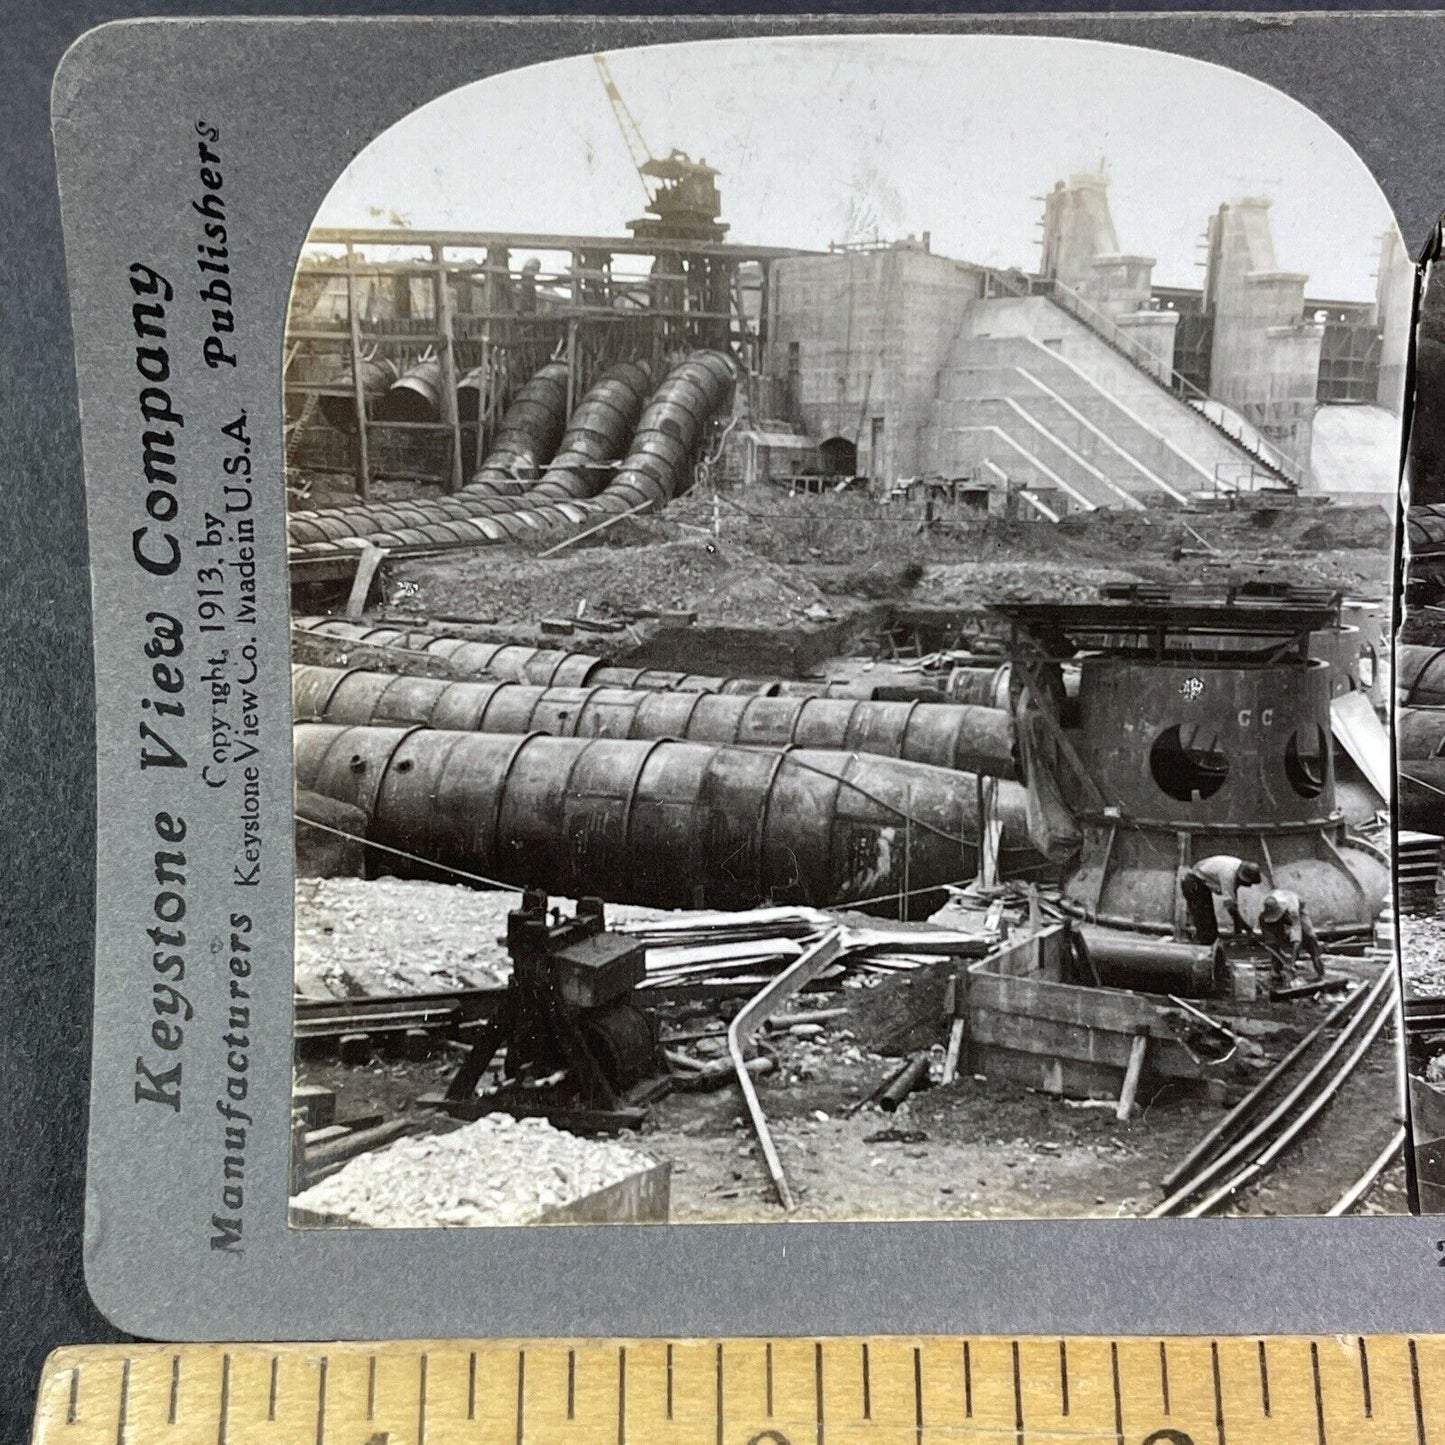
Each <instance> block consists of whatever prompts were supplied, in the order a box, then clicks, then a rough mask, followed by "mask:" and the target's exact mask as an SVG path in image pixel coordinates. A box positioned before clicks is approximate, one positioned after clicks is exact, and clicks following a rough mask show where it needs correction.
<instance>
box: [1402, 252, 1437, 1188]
mask: <svg viewBox="0 0 1445 1445" xmlns="http://www.w3.org/2000/svg"><path fill="white" fill-rule="evenodd" d="M1439 235H1440V232H1439V229H1438V228H1437V231H1436V239H1435V244H1434V247H1433V248H1432V250H1433V257H1432V259H1429V260H1428V261H1427V263H1426V264H1425V265H1424V267H1423V268H1422V272H1423V274H1422V286H1421V290H1420V304H1419V313H1418V323H1417V325H1418V334H1417V337H1416V342H1415V353H1414V361H1415V374H1414V387H1413V395H1412V407H1411V415H1410V438H1409V450H1408V455H1407V459H1406V465H1405V483H1406V502H1407V504H1408V507H1409V510H1408V512H1407V513H1406V519H1407V522H1406V528H1405V573H1404V588H1403V596H1402V598H1401V604H1400V611H1401V618H1400V623H1399V632H1398V634H1397V637H1396V646H1395V748H1396V778H1397V787H1398V818H1397V824H1398V839H1399V841H1398V844H1397V848H1398V862H1397V869H1398V883H1397V893H1398V899H1399V909H1400V962H1401V967H1402V971H1403V975H1404V1012H1405V1034H1406V1041H1407V1045H1408V1047H1407V1056H1408V1064H1409V1103H1410V1124H1411V1132H1412V1140H1411V1143H1412V1145H1413V1151H1412V1152H1413V1162H1414V1184H1415V1188H1416V1191H1417V1198H1418V1202H1419V1207H1420V1209H1421V1210H1422V1211H1425V1212H1427V1213H1431V1214H1439V1213H1445V919H1442V917H1441V900H1440V896H1439V874H1440V851H1441V846H1442V842H1445V278H1442V276H1441V273H1440V261H1439Z"/></svg>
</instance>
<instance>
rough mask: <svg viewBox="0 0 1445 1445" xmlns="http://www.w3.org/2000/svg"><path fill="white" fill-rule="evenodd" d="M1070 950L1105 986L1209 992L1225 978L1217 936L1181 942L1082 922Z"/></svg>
mask: <svg viewBox="0 0 1445 1445" xmlns="http://www.w3.org/2000/svg"><path fill="white" fill-rule="evenodd" d="M1074 954H1075V957H1076V958H1077V960H1078V967H1079V971H1080V973H1081V974H1082V975H1083V976H1084V977H1085V978H1086V979H1088V980H1090V981H1092V980H1094V979H1097V980H1098V982H1099V983H1101V984H1103V985H1104V986H1105V987H1106V988H1132V989H1139V990H1141V991H1142V992H1145V993H1173V994H1180V995H1183V996H1184V997H1187V998H1208V997H1209V996H1210V995H1212V994H1218V993H1222V992H1224V989H1225V987H1226V985H1227V983H1228V978H1229V972H1228V969H1229V965H1228V961H1227V959H1226V957H1225V952H1224V944H1223V943H1221V942H1219V941H1218V940H1217V939H1216V940H1215V942H1214V943H1212V944H1206V943H1185V942H1179V941H1176V940H1173V939H1167V938H1152V937H1141V936H1140V935H1139V934H1137V933H1125V932H1122V931H1121V930H1119V929H1115V928H1097V927H1095V926H1093V925H1091V924H1084V925H1081V926H1077V927H1076V928H1075V930H1074Z"/></svg>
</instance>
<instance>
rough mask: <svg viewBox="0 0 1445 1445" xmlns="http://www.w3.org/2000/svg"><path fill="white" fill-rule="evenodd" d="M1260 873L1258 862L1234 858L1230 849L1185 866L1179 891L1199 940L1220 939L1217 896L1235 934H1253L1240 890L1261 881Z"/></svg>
mask: <svg viewBox="0 0 1445 1445" xmlns="http://www.w3.org/2000/svg"><path fill="white" fill-rule="evenodd" d="M1261 877H1262V875H1261V873H1260V871H1259V864H1257V863H1246V862H1245V861H1244V859H1243V858H1235V857H1232V856H1231V855H1230V854H1228V853H1216V854H1215V855H1214V856H1213V857H1210V858H1201V859H1200V860H1199V861H1198V862H1197V863H1196V864H1194V866H1193V867H1192V868H1186V869H1185V870H1184V871H1183V872H1182V873H1181V874H1180V877H1179V891H1180V892H1181V893H1182V894H1183V895H1184V906H1185V907H1186V908H1188V910H1189V921H1190V923H1192V924H1193V926H1194V936H1195V938H1197V939H1198V940H1199V942H1200V943H1211V944H1212V943H1214V942H1215V940H1216V939H1218V937H1219V919H1218V917H1217V916H1216V915H1215V912H1214V900H1215V899H1216V898H1222V899H1223V900H1224V906H1225V908H1226V909H1227V910H1228V912H1229V916H1230V919H1231V920H1232V921H1233V923H1234V932H1235V936H1236V937H1238V935H1240V934H1242V933H1244V934H1253V932H1254V930H1253V929H1252V928H1251V927H1250V926H1249V924H1248V922H1247V921H1246V920H1245V917H1244V914H1242V913H1241V912H1240V911H1239V890H1240V889H1241V888H1248V887H1251V886H1252V885H1253V884H1255V883H1258V882H1259V881H1260V878H1261Z"/></svg>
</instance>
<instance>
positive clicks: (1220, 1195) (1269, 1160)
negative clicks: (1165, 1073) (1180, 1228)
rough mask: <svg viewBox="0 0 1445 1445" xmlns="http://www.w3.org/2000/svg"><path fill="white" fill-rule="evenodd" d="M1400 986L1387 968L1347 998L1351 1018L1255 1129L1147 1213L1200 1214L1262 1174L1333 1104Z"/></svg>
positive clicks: (1251, 1104) (1339, 1013) (1251, 1099)
mask: <svg viewBox="0 0 1445 1445" xmlns="http://www.w3.org/2000/svg"><path fill="white" fill-rule="evenodd" d="M1398 986H1399V985H1398V980H1397V978H1396V975H1395V971H1394V970H1393V969H1391V968H1385V969H1382V970H1381V973H1380V976H1379V978H1378V979H1376V980H1375V982H1374V983H1373V984H1371V985H1370V987H1369V988H1368V989H1365V990H1363V991H1361V992H1359V993H1356V994H1355V995H1352V997H1351V999H1350V1000H1348V1001H1347V1002H1349V1003H1351V1004H1353V1005H1354V1007H1353V1009H1352V1011H1350V1015H1349V1019H1348V1022H1346V1023H1345V1026H1344V1027H1343V1028H1342V1029H1341V1030H1340V1033H1339V1035H1338V1037H1336V1038H1335V1040H1334V1041H1333V1042H1332V1043H1331V1044H1330V1046H1329V1047H1328V1048H1327V1049H1326V1050H1325V1052H1324V1053H1323V1054H1322V1055H1321V1056H1320V1058H1319V1059H1318V1060H1317V1061H1316V1062H1315V1064H1314V1065H1313V1066H1312V1067H1311V1068H1310V1070H1309V1071H1308V1072H1307V1073H1306V1074H1305V1076H1304V1078H1302V1079H1301V1080H1300V1081H1299V1082H1298V1083H1297V1084H1296V1085H1295V1086H1294V1088H1293V1089H1291V1090H1290V1092H1289V1093H1288V1094H1287V1095H1286V1096H1285V1098H1284V1099H1283V1100H1281V1101H1280V1103H1279V1104H1277V1105H1276V1106H1275V1107H1274V1108H1273V1109H1272V1110H1271V1111H1270V1112H1269V1113H1268V1114H1267V1115H1266V1116H1265V1117H1264V1118H1263V1119H1262V1120H1260V1121H1259V1122H1258V1123H1256V1124H1255V1125H1254V1127H1253V1128H1251V1129H1249V1130H1248V1131H1247V1132H1246V1133H1245V1134H1244V1135H1243V1136H1242V1137H1241V1138H1239V1139H1238V1140H1236V1142H1234V1143H1233V1144H1232V1145H1230V1146H1229V1147H1228V1148H1226V1149H1225V1150H1224V1152H1223V1153H1221V1154H1219V1155H1218V1156H1217V1157H1216V1158H1214V1159H1213V1160H1211V1161H1210V1162H1209V1163H1207V1164H1204V1165H1203V1166H1202V1167H1201V1168H1200V1169H1199V1170H1198V1171H1197V1172H1196V1173H1195V1174H1194V1175H1193V1176H1192V1177H1190V1178H1189V1179H1187V1180H1186V1181H1185V1182H1184V1183H1182V1184H1179V1185H1178V1186H1177V1187H1176V1188H1175V1189H1174V1192H1173V1193H1172V1194H1171V1195H1170V1196H1169V1197H1168V1198H1167V1199H1165V1200H1163V1201H1162V1202H1161V1203H1160V1204H1157V1205H1156V1206H1155V1207H1154V1208H1153V1209H1152V1210H1150V1211H1149V1214H1148V1216H1147V1217H1148V1218H1150V1219H1162V1218H1168V1217H1171V1216H1183V1217H1185V1218H1191V1219H1193V1218H1198V1217H1200V1216H1201V1215H1203V1214H1207V1213H1209V1212H1210V1211H1212V1210H1213V1209H1214V1208H1216V1207H1217V1206H1218V1205H1219V1204H1220V1203H1222V1202H1223V1201H1224V1200H1225V1199H1226V1198H1228V1197H1229V1196H1230V1195H1232V1194H1234V1193H1235V1192H1237V1190H1238V1189H1239V1188H1241V1187H1242V1186H1243V1185H1244V1184H1246V1183H1248V1182H1249V1181H1250V1180H1251V1179H1254V1178H1256V1177H1258V1176H1259V1175H1261V1174H1263V1173H1264V1172H1265V1171H1266V1170H1267V1169H1268V1168H1269V1166H1270V1165H1271V1164H1273V1162H1274V1161H1275V1159H1277V1158H1278V1157H1279V1155H1280V1154H1281V1153H1283V1151H1284V1149H1285V1148H1287V1147H1288V1145H1289V1144H1290V1143H1292V1142H1293V1141H1294V1140H1295V1139H1296V1138H1297V1137H1298V1136H1299V1135H1300V1134H1301V1133H1302V1132H1303V1131H1304V1129H1305V1128H1306V1127H1308V1125H1309V1123H1310V1122H1311V1121H1312V1120H1313V1119H1314V1117H1315V1116H1316V1115H1317V1114H1318V1113H1319V1111H1320V1110H1321V1109H1323V1108H1324V1107H1325V1105H1326V1104H1328V1103H1329V1101H1330V1100H1331V1099H1332V1098H1333V1097H1334V1095H1335V1093H1336V1092H1337V1091H1338V1090H1339V1088H1340V1086H1341V1085H1342V1084H1343V1083H1344V1081H1345V1079H1346V1078H1348V1077H1349V1075H1350V1074H1351V1073H1352V1072H1353V1070H1354V1068H1355V1066H1356V1064H1358V1063H1359V1061H1360V1059H1362V1058H1363V1057H1364V1055H1365V1053H1366V1052H1367V1051H1368V1049H1369V1047H1370V1045H1371V1044H1372V1043H1373V1042H1374V1041H1375V1038H1376V1037H1377V1036H1378V1035H1379V1032H1380V1030H1381V1029H1382V1028H1383V1027H1384V1025H1385V1023H1386V1022H1387V1021H1388V1020H1389V1018H1390V1017H1391V1016H1392V1015H1393V1014H1394V1013H1395V1011H1396V1010H1395V1002H1396V999H1397V996H1398ZM1342 1016H1343V1011H1342V1010H1338V1009H1337V1010H1336V1011H1335V1013H1334V1014H1332V1015H1331V1018H1335V1017H1342ZM1328 1022H1329V1020H1326V1023H1328ZM1362 1027H1364V1028H1365V1038H1364V1041H1363V1042H1362V1043H1361V1044H1360V1045H1359V1046H1357V1047H1356V1048H1355V1049H1354V1050H1353V1051H1352V1052H1351V1053H1350V1054H1349V1056H1348V1057H1347V1058H1346V1061H1345V1063H1344V1064H1343V1065H1341V1066H1340V1067H1339V1068H1338V1069H1337V1070H1336V1071H1335V1072H1334V1073H1333V1074H1328V1071H1329V1070H1330V1068H1331V1066H1332V1065H1333V1064H1334V1062H1335V1060H1336V1059H1337V1058H1338V1057H1339V1056H1340V1054H1342V1053H1343V1052H1344V1051H1345V1049H1346V1048H1348V1047H1349V1045H1350V1043H1351V1041H1352V1040H1353V1039H1354V1037H1355V1035H1356V1034H1358V1033H1359V1032H1360V1030H1361V1028H1362ZM1327 1074H1328V1077H1327ZM1247 1102H1248V1104H1249V1107H1250V1110H1251V1112H1252V1111H1253V1109H1254V1108H1255V1106H1256V1104H1257V1102H1258V1100H1257V1099H1255V1098H1254V1097H1253V1096H1250V1097H1249V1098H1248V1100H1247ZM1301 1106H1303V1107H1301ZM1196 1147H1197V1146H1196ZM1241 1160H1244V1161H1247V1162H1246V1163H1245V1164H1244V1166H1243V1167H1242V1168H1239V1169H1238V1171H1237V1172H1236V1173H1235V1174H1233V1175H1231V1176H1230V1177H1229V1178H1228V1180H1227V1181H1226V1183H1225V1184H1224V1185H1223V1186H1221V1187H1219V1188H1217V1189H1215V1191H1214V1192H1213V1193H1212V1194H1210V1195H1209V1196H1208V1197H1207V1198H1205V1199H1204V1200H1203V1201H1202V1202H1201V1203H1198V1204H1195V1205H1193V1206H1191V1207H1189V1208H1187V1209H1186V1208H1185V1205H1187V1204H1188V1201H1189V1200H1191V1199H1193V1198H1195V1197H1196V1196H1197V1195H1199V1194H1200V1193H1202V1192H1203V1191H1204V1190H1205V1189H1206V1188H1207V1187H1208V1186H1209V1185H1211V1184H1212V1183H1213V1182H1214V1181H1215V1180H1216V1179H1217V1178H1218V1177H1219V1176H1220V1175H1221V1174H1223V1173H1224V1172H1225V1171H1226V1170H1228V1169H1230V1168H1234V1167H1235V1166H1237V1165H1239V1163H1240V1161H1241ZM1176 1172H1177V1171H1176Z"/></svg>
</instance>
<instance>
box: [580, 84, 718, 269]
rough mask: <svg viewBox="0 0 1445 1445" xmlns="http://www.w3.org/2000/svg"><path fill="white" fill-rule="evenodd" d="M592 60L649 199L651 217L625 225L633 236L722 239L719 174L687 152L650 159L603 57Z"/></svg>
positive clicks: (630, 113)
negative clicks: (718, 186) (718, 187)
mask: <svg viewBox="0 0 1445 1445" xmlns="http://www.w3.org/2000/svg"><path fill="white" fill-rule="evenodd" d="M592 60H593V63H594V64H595V65H596V66H597V74H598V77H599V78H600V80H601V81H602V89H603V90H604V91H605V92H606V94H607V100H608V103H609V104H610V105H611V106H612V113H613V115H614V116H616V117H617V127H618V129H619V130H620V131H621V132H622V139H623V142H624V143H625V144H626V146H627V153H628V155H630V156H631V157H632V166H633V169H634V170H635V171H636V172H637V177H638V179H639V180H640V181H641V182H642V189H643V192H644V194H645V195H646V196H647V210H648V212H649V213H650V214H648V215H646V216H639V217H638V218H637V219H636V220H634V221H629V222H628V223H627V224H628V227H629V228H630V229H631V231H632V233H633V235H634V236H638V237H642V236H666V237H681V238H684V239H687V240H697V241H720V240H722V238H723V236H724V235H726V233H727V229H728V228H727V226H726V225H725V224H724V223H723V222H721V221H719V219H718V217H719V215H720V214H721V212H722V199H721V197H720V196H719V195H718V189H717V174H718V173H717V171H715V170H714V169H713V168H712V167H711V166H710V165H708V163H707V162H706V161H705V160H698V161H695V160H693V159H692V157H691V156H689V155H688V154H687V152H686V151H680V150H673V151H671V152H669V153H668V154H667V155H666V156H664V157H663V158H662V159H661V160H659V159H658V158H657V157H656V156H654V155H653V154H652V152H651V150H649V149H648V145H647V142H646V141H645V140H644V139H643V138H642V131H641V129H640V127H639V126H638V124H637V120H636V118H635V117H634V116H633V114H632V111H631V110H630V109H629V107H628V104H627V102H626V101H625V100H624V99H623V98H622V92H621V91H620V90H618V88H617V82H616V81H615V80H614V79H613V78H612V71H611V68H610V67H609V66H608V64H607V57H606V56H604V55H594V56H593V57H592Z"/></svg>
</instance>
